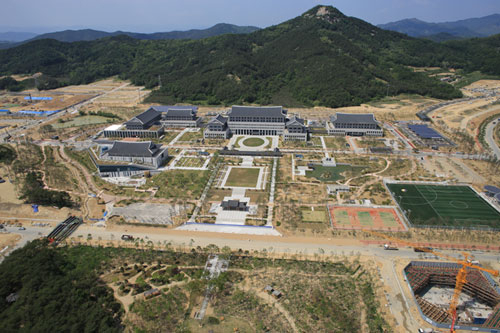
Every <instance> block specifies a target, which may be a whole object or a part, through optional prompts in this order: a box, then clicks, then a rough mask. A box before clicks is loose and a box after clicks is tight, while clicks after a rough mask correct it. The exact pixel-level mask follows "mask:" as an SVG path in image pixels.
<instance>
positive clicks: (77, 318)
mask: <svg viewBox="0 0 500 333" xmlns="http://www.w3.org/2000/svg"><path fill="white" fill-rule="evenodd" d="M91 254H93V253H88V251H86V250H85V249H82V248H81V247H80V248H79V247H72V248H62V247H59V248H56V247H52V246H48V241H47V240H45V239H40V240H34V241H33V242H31V243H28V244H27V245H25V246H24V247H23V248H21V249H18V250H15V251H14V252H12V253H11V254H10V255H9V256H8V257H6V258H5V260H4V261H3V262H2V263H1V264H0V326H1V327H2V332H122V331H123V327H122V323H121V316H122V314H123V308H122V306H121V304H120V303H118V302H117V301H116V300H115V298H114V297H113V290H112V289H111V288H109V287H107V286H106V285H105V284H104V282H103V281H101V280H100V279H99V276H98V273H97V269H98V268H99V267H100V266H101V265H102V263H103V262H105V261H106V260H108V258H106V257H102V256H101V257H92V256H91Z"/></svg>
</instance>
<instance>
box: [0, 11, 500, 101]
mask: <svg viewBox="0 0 500 333" xmlns="http://www.w3.org/2000/svg"><path fill="white" fill-rule="evenodd" d="M499 45H500V35H499V36H496V37H490V38H487V39H481V40H470V41H469V40H468V41H466V42H462V41H453V42H447V43H444V44H439V43H434V42H432V41H427V40H423V39H415V38H412V37H409V36H407V35H404V34H401V33H397V32H392V31H387V30H383V29H380V28H378V27H376V26H373V25H371V24H369V23H367V22H365V21H362V20H360V19H357V18H353V17H347V16H345V15H344V14H342V13H341V12H339V11H338V10H337V9H335V8H333V7H330V6H321V5H320V6H316V7H314V8H313V9H311V10H309V11H307V12H305V13H304V14H302V15H300V16H298V17H295V18H292V19H290V20H287V21H285V22H282V23H280V24H278V25H275V26H271V27H268V28H265V29H261V30H258V31H255V32H253V33H250V34H244V35H232V34H228V35H221V36H216V37H212V38H208V39H203V40H138V39H134V38H131V37H128V36H123V35H122V36H115V37H106V38H103V39H100V40H94V41H88V42H74V43H62V42H58V41H55V40H49V39H46V40H36V41H33V42H30V43H26V44H24V45H21V46H18V47H15V48H12V49H8V50H3V51H0V75H9V74H17V73H37V72H42V73H43V74H45V75H46V76H48V77H51V78H53V79H54V80H55V82H54V85H55V84H56V83H58V84H62V85H66V84H81V83H89V82H92V81H95V80H96V79H100V78H105V77H110V76H114V75H118V76H119V77H120V78H122V79H129V80H131V81H132V83H134V84H137V85H144V86H146V87H147V88H154V87H156V86H157V84H158V76H160V77H161V82H162V87H161V88H160V89H155V90H154V91H153V93H152V94H151V95H150V97H149V100H148V102H158V103H179V102H183V103H193V104H194V103H196V104H208V105H221V104H222V105H230V104H239V103H242V104H252V103H255V104H262V105H269V104H281V105H285V106H319V105H321V106H328V107H340V106H349V105H359V104H361V103H364V102H367V101H370V100H373V99H376V98H382V97H385V96H386V95H387V94H390V95H397V94H400V93H411V94H420V95H426V96H429V97H433V98H441V99H451V98H456V97H460V96H461V92H460V91H459V90H457V89H456V88H454V87H453V86H451V85H449V84H446V83H442V82H440V81H439V80H437V79H435V78H431V77H428V76H427V75H425V74H423V73H416V72H414V71H413V70H412V69H411V68H410V66H412V67H436V66H439V67H448V68H455V69H463V70H466V71H476V70H481V71H484V72H485V73H487V74H493V75H500V66H499V64H498V62H499V61H500V60H498V55H497V49H498V46H499ZM48 82H52V81H50V80H48ZM48 86H50V85H48ZM52 86H53V85H52Z"/></svg>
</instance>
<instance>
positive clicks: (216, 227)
mask: <svg viewBox="0 0 500 333" xmlns="http://www.w3.org/2000/svg"><path fill="white" fill-rule="evenodd" d="M176 230H186V231H202V232H221V233H226V234H247V235H260V236H281V234H280V233H279V232H278V231H277V230H276V229H274V228H273V227H269V226H263V227H259V226H251V225H230V224H209V223H190V222H188V223H186V224H183V225H181V226H179V227H177V228H176Z"/></svg>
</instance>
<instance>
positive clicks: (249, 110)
mask: <svg viewBox="0 0 500 333" xmlns="http://www.w3.org/2000/svg"><path fill="white" fill-rule="evenodd" d="M228 114H229V116H232V117H275V118H276V117H282V118H284V117H285V116H286V110H283V107H281V106H261V107H257V106H239V105H233V106H232V107H231V111H229V113H228Z"/></svg>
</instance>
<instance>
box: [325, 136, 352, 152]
mask: <svg viewBox="0 0 500 333" xmlns="http://www.w3.org/2000/svg"><path fill="white" fill-rule="evenodd" d="M323 139H324V140H325V145H326V148H330V149H335V150H349V147H347V146H346V143H347V140H346V139H345V137H343V136H340V137H331V136H325V137H323Z"/></svg>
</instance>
